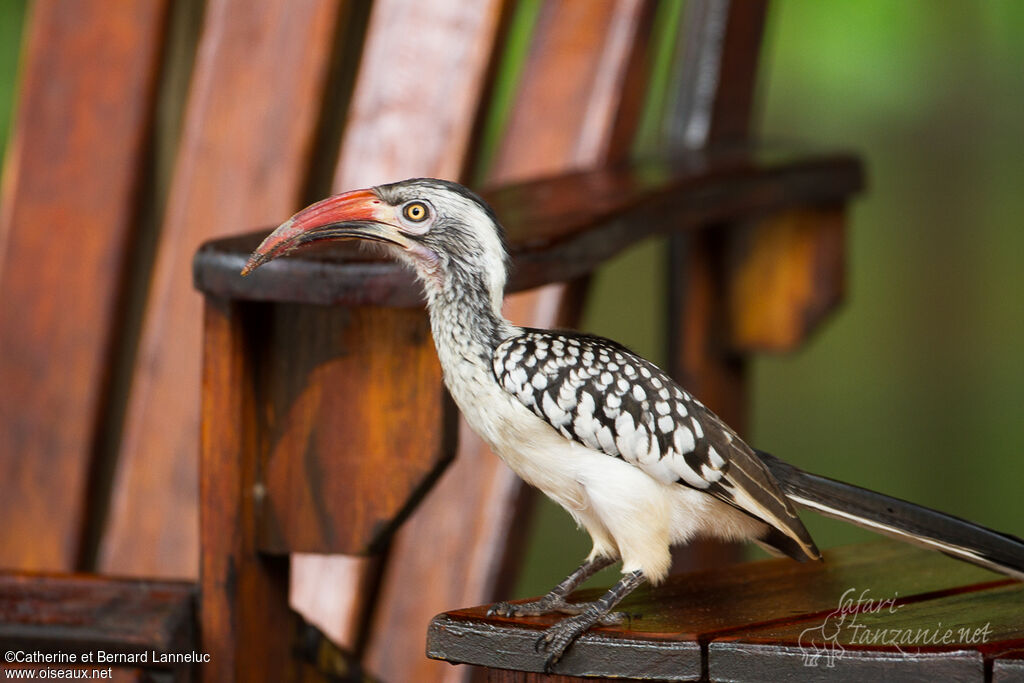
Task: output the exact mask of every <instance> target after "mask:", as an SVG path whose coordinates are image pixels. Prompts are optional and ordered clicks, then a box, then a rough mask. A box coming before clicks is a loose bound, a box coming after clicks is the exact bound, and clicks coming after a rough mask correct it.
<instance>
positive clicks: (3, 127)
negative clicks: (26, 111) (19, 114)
mask: <svg viewBox="0 0 1024 683" xmlns="http://www.w3.org/2000/svg"><path fill="white" fill-rule="evenodd" d="M27 5H28V0H3V1H2V2H0V159H2V158H3V153H4V150H5V149H6V147H7V138H8V136H9V135H10V129H11V113H12V111H13V109H14V93H15V92H16V88H15V84H16V82H17V73H18V51H19V47H20V45H21V29H22V26H23V25H24V23H25V10H26V6H27Z"/></svg>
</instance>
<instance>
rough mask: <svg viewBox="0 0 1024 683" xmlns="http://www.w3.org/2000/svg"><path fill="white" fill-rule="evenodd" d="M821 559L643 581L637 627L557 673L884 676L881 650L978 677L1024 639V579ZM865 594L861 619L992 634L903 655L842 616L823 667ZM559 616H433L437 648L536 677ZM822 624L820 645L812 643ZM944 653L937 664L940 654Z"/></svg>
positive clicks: (851, 549) (873, 548)
mask: <svg viewBox="0 0 1024 683" xmlns="http://www.w3.org/2000/svg"><path fill="white" fill-rule="evenodd" d="M824 558H825V559H824V562H808V563H804V564H798V563H795V562H793V561H792V560H789V559H779V560H765V561H761V562H755V563H750V564H745V565H734V566H731V567H726V568H721V569H714V570H707V571H703V572H697V573H693V574H688V575H674V576H672V577H670V578H669V579H668V580H667V581H666V583H665V584H664V585H663V586H659V587H657V588H649V587H648V588H644V589H640V590H638V591H636V592H635V593H634V594H633V595H631V596H630V597H628V598H627V599H626V600H625V601H624V602H623V603H622V605H621V606H620V607H621V608H622V610H623V611H625V612H627V613H628V614H630V615H631V617H632V618H631V620H630V621H629V623H628V624H625V625H621V626H601V627H595V628H594V629H592V630H591V631H590V632H588V633H587V634H585V635H584V636H583V637H582V638H580V640H579V641H577V643H576V644H574V645H573V647H572V649H570V650H569V652H568V653H567V654H566V656H565V658H564V659H563V660H562V661H561V662H559V664H557V665H556V667H555V670H554V673H559V674H566V675H573V676H583V675H587V676H622V677H625V678H628V679H634V680H635V679H642V678H655V679H659V680H690V679H692V678H700V677H702V676H703V677H710V679H711V680H765V679H771V680H780V679H784V678H788V677H793V676H798V675H804V676H809V677H812V678H814V677H815V676H818V677H821V678H822V679H823V680H824V678H825V677H827V676H832V675H837V676H844V678H840V680H864V678H863V676H868V677H871V676H872V675H877V674H878V672H879V671H880V670H879V669H878V668H877V666H878V664H879V662H880V661H882V659H883V658H884V659H886V660H888V661H890V662H891V663H895V660H896V659H899V660H900V661H901V662H903V664H902V665H903V666H905V667H908V668H907V669H905V670H904V671H909V672H910V674H909V675H914V673H915V672H916V673H918V674H920V675H929V673H931V674H935V673H936V672H944V671H948V672H950V673H955V672H956V671H959V670H960V668H959V667H960V666H961V665H962V663H963V662H964V661H973V662H974V664H976V665H978V666H977V669H976V673H977V676H976V678H974V679H970V678H964V679H963V680H979V681H980V680H983V678H982V668H981V663H982V660H983V659H984V658H991V657H994V656H995V655H996V654H1001V653H1003V652H1006V651H1007V650H1010V649H1012V648H1015V647H1018V645H1016V644H1018V643H1020V642H1021V639H1022V638H1024V635H1022V634H1024V611H1022V610H1021V609H1020V604H1021V602H1020V601H1021V599H1022V598H1024V594H1022V586H1021V584H1020V583H1019V582H1015V581H1012V580H1011V579H1007V578H1005V577H1002V576H1000V575H998V574H993V573H991V572H988V571H985V570H983V569H979V568H977V567H974V566H972V565H968V564H965V563H962V562H957V561H955V560H952V559H949V558H946V557H943V556H942V555H940V554H938V553H934V552H931V551H927V550H921V549H918V548H915V547H913V546H908V545H905V544H901V543H898V542H895V541H880V542H876V543H871V544H862V545H857V546H847V547H843V548H835V549H831V550H827V551H825V553H824ZM894 567H899V571H893V568H894ZM851 591H852V592H851ZM601 592H602V591H600V590H591V591H581V592H579V593H578V594H577V595H576V596H575V597H574V599H575V600H581V601H582V600H588V599H594V598H596V597H598V596H599V595H600V593H601ZM858 598H862V607H861V608H860V609H861V610H862V612H863V613H861V614H858V615H857V619H858V622H859V623H862V624H864V625H865V626H866V627H869V628H873V629H876V630H877V629H882V628H910V627H913V628H915V629H916V628H932V629H936V628H947V627H948V628H953V629H954V632H956V629H958V628H960V627H961V626H962V627H964V628H965V629H966V628H971V629H972V633H973V629H976V628H983V627H985V626H986V624H987V625H988V627H989V631H988V632H989V634H990V635H989V636H988V642H985V643H974V645H973V646H969V647H966V646H965V645H964V643H962V642H961V640H956V639H955V638H956V636H953V638H954V640H953V641H952V642H950V643H947V644H945V645H942V646H940V647H926V648H924V649H923V650H922V656H920V657H906V656H903V657H896V656H895V655H899V653H898V652H896V651H895V649H894V648H892V647H873V648H872V647H865V646H864V645H857V646H854V645H853V644H852V643H851V642H849V641H851V640H854V639H856V638H858V637H859V638H861V639H863V638H864V635H863V633H864V631H863V630H862V629H856V628H842V625H841V624H839V626H838V627H837V629H836V633H837V634H838V635H837V638H834V639H829V640H828V642H829V643H830V644H838V645H841V646H843V647H844V648H845V652H844V651H836V652H837V655H836V657H835V660H834V662H833V663H834V664H835V668H829V667H827V663H826V662H825V661H821V662H820V663H819V665H818V668H815V667H814V666H811V665H808V666H807V667H804V662H803V661H802V656H803V655H804V654H807V655H808V656H809V657H813V655H814V654H815V653H816V652H820V653H822V654H821V655H820V656H824V654H825V653H827V652H828V650H827V648H826V649H825V650H824V651H822V650H821V648H822V647H823V645H822V643H821V642H820V641H821V637H820V636H821V635H822V631H821V629H822V628H826V629H827V628H828V626H829V624H830V623H835V622H834V620H835V619H837V618H838V617H841V616H842V613H841V610H842V609H845V610H846V612H847V613H849V612H850V610H851V609H853V608H854V607H855V606H856V600H857V599H858ZM868 599H870V600H873V601H875V602H874V604H875V605H876V606H877V604H878V603H879V602H880V601H885V600H888V599H891V602H887V603H885V607H884V608H882V609H881V610H879V609H875V608H874V607H872V606H868V605H867V603H866V602H864V601H866V600H868ZM872 610H873V611H872ZM558 618H559V617H558V616H552V617H531V618H518V619H509V618H504V617H488V616H487V615H486V606H484V607H478V608H471V609H465V610H458V611H455V612H448V613H446V614H442V615H440V616H438V617H437V618H436V619H435V620H434V622H433V623H432V624H431V628H430V635H429V641H428V642H429V645H428V647H429V652H430V655H431V656H433V657H439V658H442V659H445V660H447V661H461V662H467V663H473V664H477V665H480V666H487V667H495V668H506V669H508V668H511V669H517V670H521V671H534V672H539V671H540V670H541V669H542V667H543V660H544V657H543V656H542V655H539V654H538V653H537V652H536V651H534V649H533V643H534V641H535V640H536V637H537V635H538V634H539V631H540V630H541V629H543V628H545V627H546V626H547V625H550V624H551V623H554V621H556V620H557V619H558ZM851 618H852V617H851ZM828 619H833V622H829V621H828ZM848 623H852V622H848ZM815 629H817V631H815ZM816 632H817V633H818V635H819V641H818V642H817V647H818V650H814V649H813V648H814V647H815V643H814V641H813V635H814V633H816ZM858 634H860V635H858ZM824 635H825V636H831V635H833V632H832V631H827V632H825V634H824ZM844 639H845V640H844ZM968 645H970V643H968ZM801 648H803V649H801ZM963 650H971V651H973V652H975V654H972V655H970V656H969V657H967V658H964V657H960V656H952V659H950V657H951V655H947V654H945V653H961V652H962V651H963ZM933 654H934V655H936V657H935V658H934V659H932V658H931V657H930V656H929V655H933ZM936 667H937V668H936ZM944 667H948V668H944ZM892 671H894V672H899V673H904V672H901V671H899V670H898V669H893V670H892ZM702 672H703V673H702ZM857 675H861V676H862V677H861V678H859V679H857V678H856V677H857ZM513 680H516V679H513ZM542 680H543V679H542Z"/></svg>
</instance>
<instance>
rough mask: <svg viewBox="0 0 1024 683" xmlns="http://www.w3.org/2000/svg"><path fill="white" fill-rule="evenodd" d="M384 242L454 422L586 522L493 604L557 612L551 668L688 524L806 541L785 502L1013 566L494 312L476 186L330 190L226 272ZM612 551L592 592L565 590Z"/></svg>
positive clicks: (493, 225) (780, 551)
mask: <svg viewBox="0 0 1024 683" xmlns="http://www.w3.org/2000/svg"><path fill="white" fill-rule="evenodd" d="M322 240H362V241H366V242H373V243H377V244H379V245H382V246H383V248H384V250H385V251H386V253H387V254H388V255H389V256H391V257H393V258H395V259H397V260H398V261H400V262H403V263H405V264H406V265H407V266H409V267H410V268H411V269H412V270H413V272H414V273H415V275H416V277H417V279H418V280H419V281H420V283H421V284H422V288H423V292H424V295H425V299H426V306H427V310H428V313H429V318H430V328H431V333H432V335H433V339H434V344H435V347H436V350H437V355H438V358H439V360H440V364H441V367H442V371H443V376H444V382H445V385H446V387H447V389H448V391H449V393H450V394H451V396H452V398H453V399H454V400H455V403H456V404H457V405H458V407H459V409H460V410H461V412H462V414H463V416H464V417H465V419H466V422H467V423H468V424H469V426H470V427H471V428H472V429H473V430H474V431H475V432H476V433H477V434H478V435H479V436H480V437H482V438H483V440H484V441H485V442H486V443H487V444H488V445H489V446H490V447H491V449H492V450H493V452H494V453H495V454H496V455H497V456H498V457H500V458H501V459H502V460H504V461H505V463H507V465H508V466H509V467H510V468H511V469H512V470H513V471H514V472H515V473H516V474H517V475H518V476H519V477H520V478H522V479H523V480H524V481H525V482H526V483H527V484H530V485H531V486H534V487H536V488H538V489H540V490H541V491H542V492H543V493H544V494H546V495H547V496H548V497H549V498H551V499H552V500H554V501H555V502H556V503H558V504H559V505H560V506H561V507H562V508H564V509H565V510H566V511H567V512H568V514H569V515H570V516H571V517H572V518H573V519H574V520H575V521H576V522H577V524H578V525H579V526H582V527H583V528H584V529H585V530H586V531H587V532H588V533H589V535H590V537H591V540H592V542H593V547H592V550H591V552H590V554H589V555H588V556H587V557H586V559H585V560H584V561H583V563H582V564H581V565H580V566H579V567H578V568H577V569H576V570H575V571H573V572H572V573H571V574H570V575H569V576H568V577H566V579H565V580H564V581H562V582H561V583H559V584H558V585H557V586H556V587H555V588H553V589H552V590H551V591H550V592H548V593H547V594H546V595H544V596H543V597H541V598H539V599H537V600H533V601H528V602H517V603H511V602H498V603H496V604H494V605H492V606H491V607H490V610H489V612H490V613H491V614H498V615H502V616H508V617H519V616H534V615H542V614H554V613H559V614H565V615H567V616H565V618H563V619H561V620H560V621H558V622H556V623H555V624H554V625H552V626H550V627H549V628H547V629H546V630H545V631H543V632H542V634H541V635H540V636H539V638H538V640H537V651H538V652H539V653H540V654H541V655H542V656H543V657H544V668H545V670H548V671H550V670H551V669H552V667H554V666H555V665H556V664H557V662H558V661H559V660H560V659H561V658H562V656H563V655H564V654H565V652H566V651H567V649H568V648H569V647H571V645H572V643H573V642H574V641H575V640H576V639H577V638H578V637H579V636H580V635H582V634H583V633H584V632H586V631H587V630H588V629H590V628H592V627H593V626H595V625H597V624H609V623H616V622H619V621H622V619H623V618H624V615H623V614H621V613H619V612H615V611H614V610H615V607H616V606H617V605H618V604H619V603H620V602H621V601H622V599H623V598H624V597H625V596H627V595H628V594H629V593H630V592H631V591H633V590H634V589H636V588H637V587H638V586H640V585H641V584H643V583H644V582H649V583H650V584H653V585H657V584H658V583H660V582H661V581H663V580H664V579H665V578H666V576H667V575H668V573H669V569H670V564H671V550H670V549H671V548H672V546H675V545H679V544H685V543H686V542H688V541H690V540H692V539H694V538H697V537H712V538H719V539H724V540H729V541H752V542H754V543H756V544H758V545H760V546H762V547H763V548H765V549H766V550H768V551H769V552H771V553H773V554H776V555H783V556H788V557H791V558H793V559H795V560H798V561H817V560H820V559H821V553H820V552H819V550H818V548H817V546H816V545H815V543H814V541H813V539H812V538H811V536H810V534H809V533H808V531H807V529H806V528H805V527H804V525H803V523H802V522H801V519H800V517H799V516H798V515H797V513H796V507H797V506H799V507H802V508H807V509H810V510H814V511H817V512H819V513H822V514H825V515H828V516H832V517H836V518H839V519H842V520H845V521H848V522H852V523H855V524H858V525H861V526H864V527H867V528H869V529H872V530H874V531H877V532H880V533H883V534H887V535H890V536H895V537H897V538H900V539H903V540H906V541H909V542H912V543H916V544H918V545H923V546H925V547H929V548H933V549H936V550H939V551H941V552H943V553H946V554H948V555H951V556H953V557H957V558H959V559H962V560H965V561H968V562H972V563H974V564H977V565H980V566H983V567H986V568H988V569H992V570H995V571H998V572H1001V573H1004V574H1007V575H1009V576H1012V577H1014V578H1017V579H1022V580H1024V541H1022V540H1021V539H1019V538H1017V537H1014V536H1011V535H1009V534H1003V533H999V532H996V531H992V530H989V529H986V528H984V527H981V526H979V525H976V524H973V523H971V522H968V521H965V520H962V519H959V518H956V517H953V516H951V515H946V514H944V513H941V512H937V511H934V510H931V509H928V508H925V507H922V506H919V505H915V504H913V503H908V502H906V501H902V500H899V499H896V498H893V497H890V496H886V495H884V494H880V493H877V492H874V491H870V490H867V489H863V488H860V487H857V486H854V485H851V484H846V483H843V482H840V481H836V480H833V479H829V478H827V477H823V476H819V475H815V474H811V473H808V472H805V471H803V470H800V469H799V468H796V467H794V466H792V465H789V464H788V463H786V462H784V461H782V460H780V459H778V458H776V457H774V456H772V455H770V454H768V453H765V452H764V451H760V450H756V449H754V448H752V447H751V446H749V445H748V444H747V443H746V442H745V441H744V440H743V439H742V438H740V436H739V435H738V434H737V433H736V432H735V431H733V429H731V428H730V427H729V426H728V425H727V424H725V422H724V421H723V420H721V419H720V418H719V417H718V416H717V415H715V413H713V412H712V411H711V410H710V409H708V408H707V407H706V406H705V405H704V404H703V403H702V402H701V401H700V400H699V399H698V398H697V397H695V396H694V395H692V394H691V393H689V392H688V391H686V389H684V388H683V387H681V386H680V385H679V384H678V383H677V382H676V381H674V380H673V379H672V378H671V377H669V376H668V375H667V374H666V373H665V372H663V371H662V370H661V369H659V368H658V367H657V366H656V365H654V364H653V363H651V362H649V361H647V360H645V359H643V358H641V357H640V356H638V355H637V354H635V353H633V352H631V351H630V350H628V349H627V348H626V347H625V346H622V345H621V344H618V343H616V342H614V341H611V340H609V339H605V338H602V337H598V336H594V335H590V334H584V333H581V332H574V331H563V330H546V329H535V328H530V327H521V326H518V325H515V324H513V323H512V322H510V321H508V320H507V319H506V318H505V317H504V316H503V314H502V301H503V298H504V292H505V285H506V281H507V277H508V270H509V256H508V249H507V247H506V243H505V236H504V230H503V228H502V226H501V224H500V222H499V220H498V218H497V216H496V215H495V213H494V211H493V210H492V209H491V208H490V207H489V206H488V205H487V204H486V202H484V200H482V199H481V198H480V197H479V196H478V195H477V194H475V193H473V192H472V191H471V190H469V189H467V188H466V187H464V186H462V185H460V184H458V183H455V182H451V181H447V180H438V179H433V178H411V179H408V180H404V181H401V182H395V183H390V184H384V185H379V186H375V187H372V188H369V189H361V190H354V191H351V192H345V193H342V194H338V195H334V196H331V197H328V198H326V199H324V200H322V201H320V202H317V203H315V204H312V205H311V206H309V207H307V208H305V209H303V210H302V211H300V212H298V213H297V214H295V215H294V216H292V217H291V218H290V219H288V220H287V221H285V222H284V223H283V224H281V225H280V226H279V227H278V228H277V229H275V230H274V231H273V232H272V233H270V234H269V235H268V236H267V237H266V239H264V240H263V242H262V243H261V244H260V245H259V247H257V249H256V250H255V251H254V252H253V253H252V255H251V256H250V257H249V259H248V261H247V262H246V264H245V266H244V268H243V270H242V275H248V274H249V273H251V272H252V271H254V270H255V269H256V268H258V267H260V266H262V265H263V264H265V263H267V262H269V261H272V260H274V259H276V258H279V257H281V256H284V255H285V254H287V253H289V252H291V251H292V250H294V249H296V248H298V247H301V246H302V245H305V244H309V243H312V242H318V241H322ZM616 562H621V565H622V566H621V570H622V576H621V578H620V579H619V580H618V581H617V582H616V583H615V584H614V585H613V586H612V587H611V588H610V589H608V591H607V592H606V593H605V594H604V595H602V596H601V597H600V598H598V599H597V600H594V601H592V602H580V603H577V602H570V601H569V600H568V597H569V595H570V593H571V592H572V591H573V590H574V589H575V588H577V587H578V586H579V585H580V584H581V583H582V582H583V581H585V580H586V579H587V578H589V577H590V576H592V575H593V574H594V573H595V572H597V571H598V570H600V569H603V568H605V567H608V566H610V565H612V564H614V563H616Z"/></svg>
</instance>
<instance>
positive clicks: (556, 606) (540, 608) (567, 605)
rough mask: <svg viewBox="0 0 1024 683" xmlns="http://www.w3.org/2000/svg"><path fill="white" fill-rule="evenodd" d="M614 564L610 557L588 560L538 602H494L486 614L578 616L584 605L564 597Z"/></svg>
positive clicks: (505, 615) (507, 615)
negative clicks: (558, 613)
mask: <svg viewBox="0 0 1024 683" xmlns="http://www.w3.org/2000/svg"><path fill="white" fill-rule="evenodd" d="M614 562H615V560H614V559H613V558H610V557H595V558H592V559H588V560H587V561H586V562H584V563H583V564H581V565H580V566H579V567H577V568H576V570H575V571H574V572H573V573H572V574H569V576H567V577H565V580H564V581H562V582H561V583H560V584H558V585H557V586H555V587H554V588H552V589H551V591H550V592H549V593H548V594H547V595H545V596H544V597H542V598H541V599H540V600H534V601H532V602H521V603H518V604H512V603H509V602H496V603H494V604H493V605H491V608H490V609H489V610H487V614H488V616H490V615H492V614H498V615H500V616H503V617H535V616H538V615H541V614H551V613H552V612H560V613H562V614H579V613H580V612H582V611H583V610H584V609H585V608H586V604H583V605H576V604H573V603H571V602H566V600H565V598H566V596H567V595H569V593H571V592H573V591H574V590H576V587H577V586H579V585H580V584H581V583H583V582H584V581H586V580H587V579H589V578H590V577H591V576H593V575H594V574H596V573H597V572H599V571H601V570H602V569H604V568H605V567H607V566H608V565H610V564H613V563H614Z"/></svg>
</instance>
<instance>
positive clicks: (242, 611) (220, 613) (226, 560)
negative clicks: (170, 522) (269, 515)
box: [199, 299, 300, 681]
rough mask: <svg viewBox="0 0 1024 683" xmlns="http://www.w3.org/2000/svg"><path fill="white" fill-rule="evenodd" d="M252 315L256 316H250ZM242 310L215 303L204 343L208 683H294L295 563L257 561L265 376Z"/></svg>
mask: <svg viewBox="0 0 1024 683" xmlns="http://www.w3.org/2000/svg"><path fill="white" fill-rule="evenodd" d="M247 313H250V315H247ZM254 324H257V323H256V322H254V320H253V318H252V316H251V311H247V310H246V309H245V307H244V306H243V305H240V304H234V303H230V302H225V301H216V300H211V299H207V301H206V305H205V310H204V325H203V329H204V335H203V361H204V362H203V377H202V382H203V386H204V392H203V403H202V411H203V420H202V425H203V428H202V434H201V449H200V451H201V454H202V462H201V466H200V472H201V475H202V476H201V478H200V482H199V495H200V503H201V506H202V509H203V514H202V523H201V526H200V541H201V542H202V544H203V552H202V554H201V556H200V559H201V561H202V564H201V567H200V572H199V573H200V583H199V630H200V635H201V641H200V642H201V644H202V648H203V650H204V651H205V652H208V653H209V654H210V658H211V662H210V663H209V664H206V665H204V666H203V667H201V668H200V674H201V676H202V680H204V681H249V680H266V681H293V680H297V679H298V678H299V668H298V667H299V665H298V663H297V662H296V661H295V658H294V656H293V655H294V652H295V651H296V650H297V647H298V638H299V633H300V631H299V622H300V620H299V618H298V616H297V615H296V614H295V613H294V612H292V611H291V610H290V609H289V608H288V558H287V557H263V556H261V555H260V554H259V553H258V543H257V527H256V524H255V520H256V519H257V509H258V506H259V503H260V502H261V499H262V496H260V495H259V494H258V491H259V489H260V486H261V484H260V477H259V473H258V467H259V459H258V453H259V452H260V449H261V447H262V446H263V444H262V443H261V434H260V431H259V429H258V423H259V419H260V417H259V411H258V408H257V404H256V397H257V392H256V387H255V382H256V379H257V377H258V373H257V372H256V367H255V357H254V354H253V351H252V348H251V347H250V346H249V345H248V344H247V338H248V335H247V332H248V330H247V329H246V328H247V326H252V325H254Z"/></svg>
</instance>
